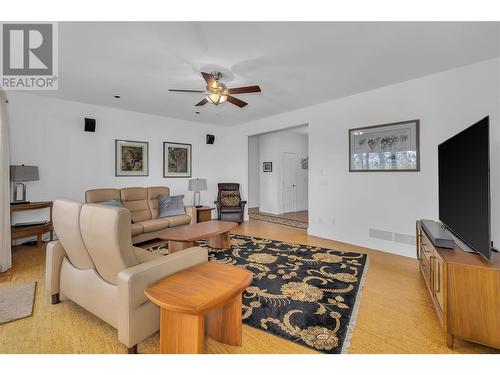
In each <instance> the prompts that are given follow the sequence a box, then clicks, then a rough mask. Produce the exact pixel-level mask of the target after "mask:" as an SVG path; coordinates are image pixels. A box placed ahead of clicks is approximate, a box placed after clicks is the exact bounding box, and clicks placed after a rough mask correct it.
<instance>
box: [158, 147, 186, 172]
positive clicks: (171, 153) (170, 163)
mask: <svg viewBox="0 0 500 375" xmlns="http://www.w3.org/2000/svg"><path fill="white" fill-rule="evenodd" d="M163 177H181V178H189V177H191V145H190V144H188V143H175V142H163Z"/></svg>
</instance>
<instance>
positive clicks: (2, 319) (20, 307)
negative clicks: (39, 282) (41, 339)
mask: <svg viewBox="0 0 500 375" xmlns="http://www.w3.org/2000/svg"><path fill="white" fill-rule="evenodd" d="M35 289H36V283H34V282H33V283H29V284H22V285H16V286H11V287H2V288H0V324H2V323H8V322H11V321H13V320H17V319H22V318H26V317H28V316H31V314H32V313H33V302H34V300H35Z"/></svg>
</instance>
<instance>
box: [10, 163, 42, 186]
mask: <svg viewBox="0 0 500 375" xmlns="http://www.w3.org/2000/svg"><path fill="white" fill-rule="evenodd" d="M10 180H11V181H12V182H25V181H38V180H39V176H38V167H36V166H33V165H11V166H10Z"/></svg>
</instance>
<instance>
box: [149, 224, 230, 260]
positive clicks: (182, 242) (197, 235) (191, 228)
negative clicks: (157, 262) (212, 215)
mask: <svg viewBox="0 0 500 375" xmlns="http://www.w3.org/2000/svg"><path fill="white" fill-rule="evenodd" d="M237 226H238V224H237V223H233V222H231V221H216V220H212V221H205V222H203V223H197V224H192V225H181V226H178V227H174V228H168V229H165V230H164V231H162V232H160V234H159V236H158V238H159V239H162V240H165V241H168V251H169V253H170V254H171V253H175V252H176V251H180V250H184V249H188V248H190V247H193V246H196V244H195V241H198V240H207V245H208V246H210V247H213V248H216V249H228V248H229V245H230V243H231V241H230V237H229V231H230V230H231V229H234V228H236V227H237Z"/></svg>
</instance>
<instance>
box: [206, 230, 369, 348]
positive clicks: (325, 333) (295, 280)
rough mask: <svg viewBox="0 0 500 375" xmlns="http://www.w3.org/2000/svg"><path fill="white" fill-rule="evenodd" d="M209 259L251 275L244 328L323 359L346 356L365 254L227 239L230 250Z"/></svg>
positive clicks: (215, 252) (212, 252)
mask: <svg viewBox="0 0 500 375" xmlns="http://www.w3.org/2000/svg"><path fill="white" fill-rule="evenodd" d="M200 246H206V245H205V244H203V243H200ZM209 259H210V260H211V261H214V262H220V263H227V264H234V265H236V266H240V267H244V268H246V269H247V270H249V271H250V272H252V273H253V282H252V284H251V285H250V286H249V287H248V288H247V289H246V291H245V292H244V293H243V322H244V323H246V324H248V325H250V326H252V327H255V328H259V329H262V330H265V331H267V332H270V333H272V334H275V335H277V336H280V337H283V338H285V339H288V340H292V341H295V342H297V343H299V344H302V345H304V346H307V347H310V348H313V349H316V350H319V351H321V352H324V353H342V352H345V351H346V350H347V346H348V344H349V340H350V334H351V331H352V328H353V326H354V323H355V322H354V320H355V316H356V314H357V304H358V303H359V301H358V298H357V297H358V293H359V291H360V287H361V283H362V281H363V276H364V271H365V268H366V261H367V255H366V254H359V253H349V252H341V251H336V250H331V249H324V248H321V247H315V246H308V245H300V244H289V243H284V242H280V241H273V240H266V239H262V238H255V237H248V236H241V235H231V248H230V249H228V250H217V249H210V251H209Z"/></svg>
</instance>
